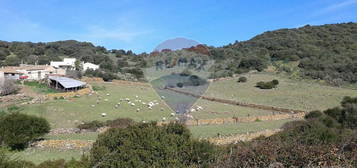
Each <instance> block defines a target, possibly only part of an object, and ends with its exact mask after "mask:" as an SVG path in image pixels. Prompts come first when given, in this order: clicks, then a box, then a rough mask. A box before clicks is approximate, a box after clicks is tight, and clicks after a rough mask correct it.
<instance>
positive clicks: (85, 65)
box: [82, 62, 99, 71]
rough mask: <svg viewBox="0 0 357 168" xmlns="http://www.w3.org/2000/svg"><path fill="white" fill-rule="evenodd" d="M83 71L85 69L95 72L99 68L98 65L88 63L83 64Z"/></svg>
mask: <svg viewBox="0 0 357 168" xmlns="http://www.w3.org/2000/svg"><path fill="white" fill-rule="evenodd" d="M82 67H83V71H86V70H87V69H92V70H96V69H98V68H99V65H95V64H92V63H89V62H86V63H83V66H82Z"/></svg>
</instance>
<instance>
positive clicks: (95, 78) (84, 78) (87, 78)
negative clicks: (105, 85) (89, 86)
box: [81, 76, 104, 83]
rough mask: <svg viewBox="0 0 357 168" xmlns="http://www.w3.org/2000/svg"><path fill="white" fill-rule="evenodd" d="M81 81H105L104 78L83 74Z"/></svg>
mask: <svg viewBox="0 0 357 168" xmlns="http://www.w3.org/2000/svg"><path fill="white" fill-rule="evenodd" d="M81 81H83V82H86V83H88V82H104V80H103V79H102V78H97V77H86V76H83V77H82V79H81Z"/></svg>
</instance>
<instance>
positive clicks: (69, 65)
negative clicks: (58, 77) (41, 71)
mask: <svg viewBox="0 0 357 168" xmlns="http://www.w3.org/2000/svg"><path fill="white" fill-rule="evenodd" d="M75 62H76V59H75V58H64V59H63V61H51V62H50V65H51V66H53V67H55V68H63V69H71V70H72V69H74V68H75V67H76V65H75Z"/></svg>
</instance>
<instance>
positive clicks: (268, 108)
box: [166, 88, 305, 113]
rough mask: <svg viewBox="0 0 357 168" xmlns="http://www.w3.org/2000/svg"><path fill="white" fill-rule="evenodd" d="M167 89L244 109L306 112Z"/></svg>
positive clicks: (171, 89)
mask: <svg viewBox="0 0 357 168" xmlns="http://www.w3.org/2000/svg"><path fill="white" fill-rule="evenodd" d="M166 89H167V90H170V91H173V92H176V93H181V94H185V95H188V96H192V97H197V98H201V99H205V100H209V101H214V102H218V103H225V104H231V105H237V106H242V107H250V108H255V109H261V110H269V111H277V112H283V113H305V111H302V110H294V109H286V108H280V107H273V106H266V105H259V104H251V103H243V102H238V101H234V100H227V99H220V98H214V97H209V96H200V95H196V94H193V93H190V92H186V91H182V90H178V89H174V88H166Z"/></svg>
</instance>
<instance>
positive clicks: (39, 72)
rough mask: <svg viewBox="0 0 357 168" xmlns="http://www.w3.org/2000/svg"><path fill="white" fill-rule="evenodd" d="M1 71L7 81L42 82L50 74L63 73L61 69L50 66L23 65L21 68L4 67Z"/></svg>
mask: <svg viewBox="0 0 357 168" xmlns="http://www.w3.org/2000/svg"><path fill="white" fill-rule="evenodd" d="M0 71H2V72H4V76H5V78H7V79H13V80H18V79H28V80H41V79H44V78H46V77H47V76H48V75H50V74H57V73H58V72H61V69H55V68H54V67H52V66H49V65H26V64H21V65H20V66H7V67H3V68H0Z"/></svg>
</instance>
